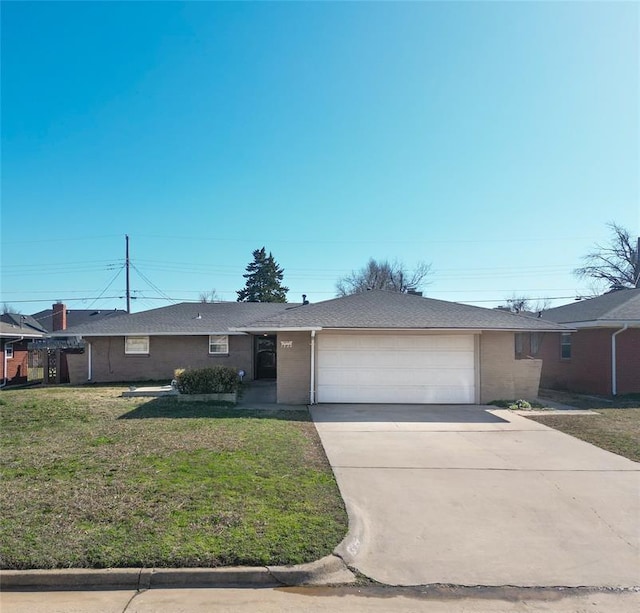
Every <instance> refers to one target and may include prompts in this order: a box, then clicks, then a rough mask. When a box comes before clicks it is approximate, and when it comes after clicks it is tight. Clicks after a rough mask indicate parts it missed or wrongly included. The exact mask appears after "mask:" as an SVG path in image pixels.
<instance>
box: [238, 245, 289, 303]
mask: <svg viewBox="0 0 640 613" xmlns="http://www.w3.org/2000/svg"><path fill="white" fill-rule="evenodd" d="M246 270H247V273H246V274H244V275H242V276H243V277H244V278H245V279H246V283H245V286H244V288H243V289H241V290H240V291H238V292H237V294H238V302H286V301H287V292H288V291H289V288H288V287H284V286H283V285H282V283H281V281H282V276H283V274H284V270H283V269H282V268H280V266H278V264H277V263H276V261H275V260H274V259H273V255H271V253H269V255H267V252H266V250H265V248H264V247H262V249H256V250H255V251H254V252H253V262H251V263H250V264H249V265H248V266H247V268H246Z"/></svg>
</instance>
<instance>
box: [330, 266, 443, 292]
mask: <svg viewBox="0 0 640 613" xmlns="http://www.w3.org/2000/svg"><path fill="white" fill-rule="evenodd" d="M430 274H431V264H427V263H426V262H418V264H417V265H416V267H415V268H414V269H413V270H412V271H409V270H407V269H406V268H405V266H404V265H403V264H402V263H400V262H398V261H394V262H391V263H390V262H389V261H388V260H380V261H378V260H374V259H373V258H370V259H369V261H368V262H367V264H366V265H365V266H364V267H363V268H361V269H360V270H354V271H352V272H351V273H349V274H348V275H346V276H344V277H342V278H341V279H339V280H338V282H337V283H336V290H337V292H338V296H349V295H351V294H360V293H362V292H366V291H367V290H370V289H384V290H387V291H391V292H399V293H403V294H406V293H407V292H409V291H412V290H418V289H419V288H420V287H422V286H423V285H425V284H426V283H427V281H426V278H427V277H428V276H429V275H430Z"/></svg>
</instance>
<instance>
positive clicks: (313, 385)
mask: <svg viewBox="0 0 640 613" xmlns="http://www.w3.org/2000/svg"><path fill="white" fill-rule="evenodd" d="M315 371H316V331H315V330H311V390H309V404H315V403H316V389H315V388H316V372H315Z"/></svg>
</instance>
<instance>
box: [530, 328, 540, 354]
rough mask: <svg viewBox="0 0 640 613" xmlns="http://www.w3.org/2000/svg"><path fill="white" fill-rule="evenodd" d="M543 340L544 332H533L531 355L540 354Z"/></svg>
mask: <svg viewBox="0 0 640 613" xmlns="http://www.w3.org/2000/svg"><path fill="white" fill-rule="evenodd" d="M541 342H542V332H532V333H531V355H538V351H540V343H541Z"/></svg>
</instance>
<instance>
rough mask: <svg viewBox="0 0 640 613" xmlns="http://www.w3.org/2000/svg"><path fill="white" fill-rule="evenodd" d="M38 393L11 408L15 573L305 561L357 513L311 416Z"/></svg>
mask: <svg viewBox="0 0 640 613" xmlns="http://www.w3.org/2000/svg"><path fill="white" fill-rule="evenodd" d="M124 389H126V387H108V386H100V387H80V388H73V387H59V388H31V389H22V390H13V391H4V392H2V401H3V402H1V403H0V416H1V431H0V443H1V445H2V447H1V453H2V455H1V459H2V463H1V475H0V477H1V479H2V488H1V490H0V556H1V560H0V564H1V566H2V568H5V569H27V568H67V567H83V568H91V567H93V568H103V567H135V566H147V567H151V566H158V567H170V566H206V567H211V566H226V565H264V564H295V563H301V562H308V561H311V560H314V559H317V558H320V557H322V556H324V555H326V554H328V553H330V552H331V551H332V550H333V548H334V547H335V545H337V544H338V542H339V541H340V540H341V539H342V537H343V536H344V534H345V532H346V528H347V517H346V513H345V510H344V506H343V503H342V500H341V498H340V495H339V492H338V489H337V486H336V483H335V480H334V477H333V474H332V472H331V469H330V467H329V465H328V462H327V460H326V457H325V455H324V451H323V450H322V447H321V444H320V442H319V440H318V436H317V433H316V431H315V428H314V426H313V423H312V422H311V421H310V418H309V415H308V413H307V412H306V411H282V412H280V411H255V412H254V411H250V410H247V409H243V410H241V411H238V410H234V409H229V408H221V407H215V406H211V405H207V404H206V403H193V404H192V403H177V402H175V401H173V400H171V399H151V400H150V399H148V398H131V399H125V398H121V397H120V393H121V392H122V391H123V390H124Z"/></svg>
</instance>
